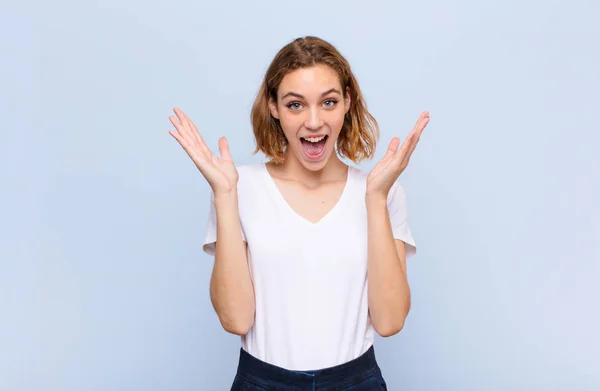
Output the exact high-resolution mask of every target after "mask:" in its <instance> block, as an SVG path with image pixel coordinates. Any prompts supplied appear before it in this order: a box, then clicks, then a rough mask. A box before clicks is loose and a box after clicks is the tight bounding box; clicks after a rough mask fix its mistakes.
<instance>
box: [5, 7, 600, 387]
mask: <svg viewBox="0 0 600 391" xmlns="http://www.w3.org/2000/svg"><path fill="white" fill-rule="evenodd" d="M599 14H600V5H599V4H598V2H596V1H591V0H590V1H574V2H570V4H567V2H565V1H525V2H523V1H515V0H513V1H504V2H499V1H498V2H490V1H477V0H461V1H453V2H447V1H441V0H438V1H419V2H416V1H413V2H406V1H404V2H395V3H394V4H393V5H392V3H391V2H390V3H386V2H375V1H372V2H370V4H369V5H365V3H364V2H361V3H360V5H354V4H353V3H351V2H348V1H333V0H332V1H328V2H316V1H305V2H283V1H270V2H258V3H257V2H242V1H237V2H216V1H213V2H202V1H191V0H187V1H185V0H177V1H173V2H170V3H168V2H166V1H165V2H156V1H154V2H148V1H132V0H129V1H122V0H119V1H117V0H112V1H107V0H103V1H99V0H98V1H86V2H81V1H78V2H76V1H71V2H64V1H59V2H42V1H36V2H28V1H25V2H19V3H18V5H17V3H16V2H12V3H10V4H9V3H8V2H3V5H2V8H1V11H0V45H1V46H0V53H1V54H0V58H1V60H0V61H1V62H0V66H1V76H0V121H1V122H0V167H1V168H0V186H1V193H0V390H1V391H25V390H36V391H40V390H43V391H82V390H85V391H106V390H111V391H112V390H115V391H117V390H119V391H120V390H123V391H125V390H127V391H130V390H144V391H158V390H169V391H171V390H175V391H179V390H182V391H183V390H217V391H219V390H226V389H229V386H230V384H231V380H232V378H233V375H234V372H235V368H236V365H237V354H238V349H239V340H238V338H237V337H236V336H232V335H229V334H227V333H226V332H225V331H223V330H222V329H221V328H220V325H219V322H218V319H217V317H216V315H215V314H214V311H213V310H212V307H211V305H210V300H209V295H208V282H209V278H210V272H211V267H212V260H211V258H209V257H208V256H206V255H204V254H203V253H202V252H201V241H202V238H203V234H204V225H205V220H206V217H207V211H208V203H209V200H208V198H207V197H208V194H209V193H208V186H207V184H206V183H205V182H204V180H203V179H202V177H201V175H200V173H199V172H198V171H197V170H196V169H195V167H194V166H193V164H192V163H191V161H190V160H189V158H188V157H187V156H186V155H185V153H184V151H183V150H182V149H181V148H180V147H179V145H178V144H177V143H176V141H175V140H174V139H172V138H171V136H170V135H168V133H167V131H168V130H169V129H170V128H171V126H170V123H169V121H168V119H167V118H168V116H169V115H171V113H172V111H171V109H172V108H173V107H181V108H182V109H183V110H184V111H186V112H187V113H188V114H189V115H190V116H191V118H192V119H193V120H194V121H195V122H196V124H197V125H198V127H199V128H200V130H201V131H202V133H203V135H204V137H205V138H206V140H207V142H208V143H209V145H210V146H211V147H213V148H215V150H216V142H217V139H218V137H220V136H222V135H225V136H227V137H228V138H229V140H230V144H231V148H232V153H233V156H234V158H235V160H236V162H237V164H245V163H251V162H259V161H262V157H261V156H254V157H253V156H251V151H252V150H253V148H254V141H253V137H252V133H251V128H250V123H249V112H250V107H251V104H252V101H253V98H254V96H255V93H256V91H257V89H258V86H259V84H260V81H261V78H262V76H263V74H264V71H265V70H266V67H267V66H268V64H269V62H270V61H271V59H272V57H273V56H274V55H275V53H276V52H277V50H279V48H280V47H282V46H283V45H284V44H286V43H287V42H289V41H290V40H292V39H293V38H295V37H297V36H302V35H307V34H310V35H317V36H321V37H323V38H325V39H327V40H329V41H331V42H332V43H333V44H335V45H336V46H337V47H338V48H339V49H340V51H341V52H342V53H343V54H344V55H345V56H346V57H347V58H348V59H349V61H350V63H351V64H352V66H353V69H354V71H355V72H356V75H357V77H358V79H359V82H360V84H361V87H362V89H363V91H364V94H365V95H366V98H367V102H368V104H369V107H370V109H371V110H372V113H373V114H374V115H375V116H376V118H377V119H378V121H379V123H380V125H381V129H382V137H381V144H380V148H379V149H378V151H377V158H380V157H381V156H382V155H383V151H384V150H385V146H386V145H387V143H388V142H389V140H390V139H391V138H392V137H393V136H394V135H399V136H401V137H403V136H405V135H406V134H407V133H408V131H409V130H410V129H411V128H412V126H413V124H414V122H415V121H416V119H417V117H418V115H419V113H420V112H421V111H422V110H425V109H427V110H430V111H431V118H432V120H431V123H430V125H429V126H428V128H427V129H426V133H425V134H424V135H423V137H422V139H421V143H420V145H419V147H418V149H417V150H416V152H415V155H414V157H413V159H412V160H411V165H410V166H409V168H408V170H407V171H406V172H405V174H404V175H403V178H402V183H403V185H404V187H405V189H406V192H407V195H408V200H409V213H410V221H411V226H412V229H413V233H414V236H415V238H416V239H417V242H418V246H419V252H418V254H417V256H416V257H415V258H412V259H411V260H410V261H409V275H410V276H409V277H410V283H411V286H412V292H413V307H412V310H411V313H410V315H409V318H408V320H407V324H406V327H405V329H404V330H403V331H402V332H401V333H400V334H399V335H397V336H394V337H392V338H390V339H377V341H376V349H377V354H378V358H379V361H380V365H381V367H382V369H383V372H384V375H385V377H386V379H387V382H388V385H389V387H390V389H391V390H423V391H425V390H428V391H429V390H432V391H433V390H461V391H466V390H473V391H482V390H483V391H493V390H499V391H500V390H502V391H505V390H523V391H534V390H544V391H547V390H561V391H585V390H598V389H600V337H599V336H598V330H600V305H599V304H598V299H599V298H600V287H599V285H598V279H599V276H600V267H599V261H600V245H599V242H600V223H599V220H600V213H599V209H600V207H599V206H598V201H599V200H600V179H599V178H600V175H599V171H600V157H598V154H597V149H598V144H599V143H600V136H599V130H600V126H599V125H598V112H599V109H600V92H599V91H600V89H599V87H600V82H599V71H598V70H599V69H600V55H599V49H598V48H599V44H598V41H599V38H600V28H599V27H597V26H598V25H597V22H598V15H599ZM372 164H373V163H367V164H365V165H363V168H364V169H368V168H369V167H371V166H372Z"/></svg>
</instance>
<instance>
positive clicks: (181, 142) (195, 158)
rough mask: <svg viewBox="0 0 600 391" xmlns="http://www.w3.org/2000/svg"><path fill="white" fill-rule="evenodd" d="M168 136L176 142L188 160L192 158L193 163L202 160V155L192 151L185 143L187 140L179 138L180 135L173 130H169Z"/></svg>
mask: <svg viewBox="0 0 600 391" xmlns="http://www.w3.org/2000/svg"><path fill="white" fill-rule="evenodd" d="M169 134H170V135H171V136H173V138H175V140H177V142H178V143H179V145H181V147H182V148H183V150H184V151H185V152H186V153H187V154H188V156H189V157H190V158H192V160H193V161H194V162H198V163H199V162H201V161H203V160H204V159H203V158H202V156H201V155H202V154H198V153H196V152H195V151H194V148H191V147H190V144H189V143H188V142H187V140H186V139H185V138H184V137H182V136H181V134H180V133H179V132H177V131H175V130H169Z"/></svg>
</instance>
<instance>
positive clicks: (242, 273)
mask: <svg viewBox="0 0 600 391" xmlns="http://www.w3.org/2000/svg"><path fill="white" fill-rule="evenodd" d="M214 202H215V209H216V212H217V237H218V238H219V239H218V240H217V242H216V249H215V263H214V267H213V272H212V276H211V279H210V298H211V302H212V305H213V307H214V309H215V311H216V312H217V315H218V316H219V320H220V321H221V325H222V326H223V328H224V329H225V330H226V331H227V332H229V333H232V334H237V335H245V334H246V333H247V332H248V330H249V329H250V327H251V326H252V324H253V323H254V311H255V301H254V288H253V286H252V280H251V279H250V270H249V267H248V257H247V253H246V250H247V244H246V243H245V242H244V241H243V240H242V233H241V227H240V219H239V213H238V202H237V193H236V192H235V191H234V192H231V193H227V194H224V195H215V201H214Z"/></svg>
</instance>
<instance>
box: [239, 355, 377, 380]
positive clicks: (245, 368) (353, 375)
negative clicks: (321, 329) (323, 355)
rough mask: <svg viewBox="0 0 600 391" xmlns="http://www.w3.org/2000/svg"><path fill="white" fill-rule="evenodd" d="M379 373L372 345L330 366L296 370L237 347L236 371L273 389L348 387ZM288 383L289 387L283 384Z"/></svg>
mask: <svg viewBox="0 0 600 391" xmlns="http://www.w3.org/2000/svg"><path fill="white" fill-rule="evenodd" d="M378 373H380V369H379V366H378V365H377V360H376V359H375V349H374V348H373V345H371V347H370V348H369V349H368V350H367V351H366V352H365V353H363V354H362V355H361V356H359V357H357V358H356V359H354V360H351V361H348V362H346V363H344V364H340V365H336V366H333V367H329V368H324V369H317V370H309V371H296V370H293V371H292V370H288V369H285V368H281V367H278V366H276V365H272V364H269V363H266V362H264V361H262V360H259V359H258V358H256V357H254V356H252V355H251V354H249V353H248V352H246V351H245V350H244V349H242V348H241V349H240V359H239V364H238V374H239V375H240V376H242V377H244V378H245V379H247V380H248V381H250V382H252V383H255V384H256V385H258V386H261V385H264V386H271V387H274V388H276V389H279V388H277V387H281V388H283V389H306V390H312V389H325V388H328V387H331V386H337V387H341V388H344V387H350V386H351V385H353V384H356V383H359V382H361V381H362V380H365V379H367V378H369V377H371V376H373V375H375V374H378ZM285 387H289V388H285Z"/></svg>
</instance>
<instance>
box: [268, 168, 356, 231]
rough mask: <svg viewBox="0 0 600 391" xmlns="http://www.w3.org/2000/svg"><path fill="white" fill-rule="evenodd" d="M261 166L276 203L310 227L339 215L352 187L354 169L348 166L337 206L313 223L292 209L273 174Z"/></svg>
mask: <svg viewBox="0 0 600 391" xmlns="http://www.w3.org/2000/svg"><path fill="white" fill-rule="evenodd" d="M261 165H262V168H263V172H264V174H265V176H266V180H267V184H268V187H269V188H270V191H272V192H273V193H274V198H275V199H276V201H277V202H278V203H279V204H281V205H282V206H283V207H284V209H286V210H287V211H288V212H290V214H292V215H293V216H295V218H297V219H299V220H301V221H302V222H303V223H305V224H309V225H310V226H315V227H316V226H318V225H321V224H323V223H324V222H325V221H326V220H328V219H330V218H331V217H332V216H333V215H334V214H336V213H337V210H338V209H340V208H341V207H342V204H343V202H344V200H345V199H346V197H347V193H348V192H349V187H350V185H351V181H352V170H353V167H352V166H350V165H348V172H347V174H346V183H345V184H344V189H343V190H342V194H341V195H340V198H339V199H338V200H337V202H336V203H335V205H333V206H332V207H331V209H329V210H328V211H327V212H326V213H325V214H324V215H323V216H321V218H320V219H319V220H318V221H316V222H313V221H310V220H308V219H307V218H306V217H304V216H302V215H301V214H300V213H298V212H297V211H296V210H295V209H294V208H292V206H291V205H290V204H289V203H288V202H287V201H286V199H285V197H284V196H283V194H282V193H281V190H279V187H278V186H277V183H276V182H275V179H274V178H273V177H272V176H271V173H270V172H269V170H268V169H267V164H266V163H262V164H261Z"/></svg>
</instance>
